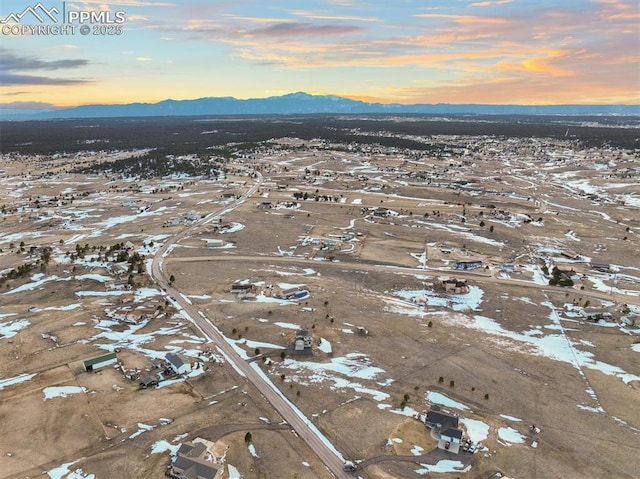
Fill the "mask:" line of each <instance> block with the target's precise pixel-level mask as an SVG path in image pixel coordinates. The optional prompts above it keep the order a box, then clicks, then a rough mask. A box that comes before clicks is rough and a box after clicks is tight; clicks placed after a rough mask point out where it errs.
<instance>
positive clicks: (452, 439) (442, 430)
mask: <svg viewBox="0 0 640 479" xmlns="http://www.w3.org/2000/svg"><path fill="white" fill-rule="evenodd" d="M424 423H425V425H426V426H427V427H429V428H431V429H433V430H434V432H435V434H434V437H437V438H438V448H439V449H444V450H445V451H449V452H453V453H454V454H458V452H459V451H460V444H461V443H462V429H460V428H459V427H458V416H454V415H453V414H449V413H447V412H444V411H441V410H440V408H439V407H438V406H432V407H431V409H430V410H429V412H427V415H426V416H425V418H424Z"/></svg>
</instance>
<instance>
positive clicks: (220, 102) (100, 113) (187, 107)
mask: <svg viewBox="0 0 640 479" xmlns="http://www.w3.org/2000/svg"><path fill="white" fill-rule="evenodd" d="M0 111H1V110H0ZM10 113H11V112H9V111H7V110H5V111H4V113H3V114H2V117H4V118H8V117H9V116H10ZM320 113H322V114H331V113H334V114H423V115H455V114H471V115H474V114H481V115H640V105H546V106H544V105H543V106H526V105H481V104H468V105H461V104H448V103H438V104H416V105H402V104H398V103H393V104H383V103H368V102H363V101H359V100H351V99H349V98H344V97H340V96H336V95H312V94H309V93H306V92H303V91H297V92H293V93H287V94H285V95H280V96H271V97H268V98H249V99H246V100H239V99H237V98H233V97H207V98H198V99H193V100H171V99H167V100H163V101H160V102H158V103H129V104H125V105H85V106H78V107H75V108H69V109H63V110H54V111H47V112H39V113H33V114H28V113H24V114H22V115H15V114H13V115H11V116H12V117H13V118H19V119H39V118H100V117H110V118H114V117H150V116H219V115H296V114H307V115H308V114H320Z"/></svg>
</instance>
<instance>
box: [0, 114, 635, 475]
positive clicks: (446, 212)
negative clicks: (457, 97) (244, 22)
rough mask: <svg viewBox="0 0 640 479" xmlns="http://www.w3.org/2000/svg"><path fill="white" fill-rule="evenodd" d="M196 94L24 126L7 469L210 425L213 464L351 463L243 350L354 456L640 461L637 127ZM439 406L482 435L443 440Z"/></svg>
mask: <svg viewBox="0 0 640 479" xmlns="http://www.w3.org/2000/svg"><path fill="white" fill-rule="evenodd" d="M149 121H151V120H149ZM180 121H182V122H183V123H180V122H178V123H176V124H174V123H172V122H177V120H171V122H168V124H163V125H164V126H162V125H161V126H162V128H161V129H162V131H163V132H165V129H166V131H168V130H171V129H174V130H175V131H176V135H178V136H179V137H180V138H183V137H184V138H188V139H190V140H191V141H192V143H188V142H185V143H181V142H178V141H176V143H175V144H171V143H170V142H169V141H168V140H166V138H165V136H166V135H165V134H164V133H163V134H162V135H160V133H158V136H162V138H164V139H159V140H158V144H157V149H154V144H153V137H151V138H148V139H146V140H145V141H146V144H145V141H143V140H142V139H141V138H139V137H136V136H135V135H134V134H132V133H131V132H127V133H126V135H125V134H124V133H122V132H121V131H120V130H118V128H117V122H116V121H115V120H110V121H109V122H108V125H105V128H104V129H103V130H102V132H100V128H92V129H90V130H91V131H89V129H83V133H80V132H79V131H76V130H69V132H67V133H65V134H66V135H68V136H69V138H67V137H65V136H61V137H60V139H59V140H56V141H59V142H61V143H57V142H53V141H52V140H51V139H50V138H49V139H47V138H43V137H40V136H39V135H40V133H38V134H35V133H34V134H33V135H32V136H31V138H33V139H34V140H33V142H32V143H29V144H28V145H26V146H24V147H22V148H21V146H20V145H21V144H23V143H25V142H26V138H27V137H30V136H29V135H31V134H32V133H33V132H31V131H30V129H29V127H25V130H24V132H23V136H24V137H21V136H20V129H19V128H17V127H16V126H15V125H12V126H11V127H10V128H9V129H8V132H9V135H8V136H7V140H6V141H5V140H3V145H2V157H1V159H0V184H1V185H2V187H1V188H0V206H1V214H0V278H1V279H0V421H1V423H2V425H3V429H2V430H3V432H4V434H3V435H2V436H0V477H1V478H19V477H20V478H22V477H33V476H38V475H42V474H43V473H44V474H46V473H48V474H49V476H50V477H96V478H102V477H105V478H106V477H116V476H117V477H123V478H124V477H132V478H133V477H163V475H164V473H165V470H166V468H167V465H168V464H169V463H170V458H169V456H170V455H171V454H172V453H173V454H175V451H176V450H177V446H178V445H179V444H180V443H181V442H183V441H186V440H192V439H194V438H196V437H201V438H204V439H207V440H210V441H212V442H216V441H217V442H216V444H217V448H218V449H219V450H221V451H223V453H222V454H220V456H219V457H218V458H217V461H218V462H217V464H218V466H219V467H220V468H221V469H223V470H224V477H239V476H241V477H243V478H246V479H253V478H255V479H258V478H265V477H266V478H280V477H282V478H328V477H333V476H335V475H336V474H335V473H332V472H331V470H330V468H328V466H326V465H325V464H326V461H325V460H324V459H323V458H322V457H320V456H319V455H317V454H316V451H317V449H316V448H317V446H314V445H310V444H309V443H308V441H307V440H305V439H304V437H302V436H301V435H300V434H298V433H296V431H294V429H295V428H293V427H292V426H290V425H289V424H287V423H286V422H285V421H283V417H282V416H281V415H280V414H279V413H278V411H279V409H278V407H276V406H275V405H274V404H273V403H272V401H271V400H270V399H269V397H270V396H269V395H268V394H266V391H264V390H258V389H257V388H256V387H255V385H254V384H255V383H254V382H253V381H252V379H251V377H247V375H246V374H244V373H242V371H240V370H239V369H238V368H237V365H236V364H235V361H238V360H240V361H243V362H246V363H249V364H251V367H252V368H253V370H254V371H256V373H257V374H260V375H262V377H264V378H266V379H267V380H268V381H269V382H270V383H272V385H273V388H274V389H275V390H276V391H279V393H281V394H282V395H283V396H284V397H285V398H286V399H287V400H288V402H289V403H290V404H291V405H292V406H293V408H295V409H296V410H297V413H299V414H300V415H301V417H304V420H305V421H307V422H309V423H310V424H311V425H312V426H313V427H314V428H315V429H314V430H317V431H318V437H320V435H323V436H324V438H326V439H322V440H323V441H328V442H329V443H330V444H331V445H332V447H335V449H336V450H337V452H338V455H339V458H340V460H342V459H344V460H349V461H354V462H355V464H356V465H358V464H360V467H358V469H357V471H355V472H353V473H352V474H353V475H354V476H353V477H363V478H396V477H398V478H400V477H402V478H410V477H421V476H425V475H428V476H429V477H433V476H437V477H443V478H447V477H451V478H453V477H469V478H479V479H480V478H488V477H492V476H493V474H494V473H495V472H498V471H499V472H501V473H502V474H504V475H505V476H508V477H514V478H537V479H544V478H550V479H551V478H557V477H565V478H584V477H612V478H633V477H637V471H638V470H640V459H638V458H639V457H640V456H639V455H638V451H637V445H638V443H639V440H640V410H639V409H638V407H637V404H638V397H639V394H640V392H639V390H640V368H639V367H638V364H639V354H640V256H639V254H638V251H640V240H639V234H640V214H639V211H640V187H639V186H638V178H639V177H640V158H639V156H638V149H637V148H636V149H633V148H632V147H630V146H629V144H630V143H632V141H630V140H628V137H629V136H634V135H635V136H636V137H637V134H636V133H637V130H633V131H631V132H629V131H626V130H625V129H623V128H607V129H605V128H600V129H598V128H590V129H589V131H591V130H595V131H597V135H596V134H595V133H594V134H593V136H592V138H591V140H589V136H588V133H589V131H587V130H585V129H582V130H581V129H580V128H579V127H575V128H576V131H577V132H578V133H576V134H577V135H578V137H574V138H572V137H570V136H569V137H565V136H564V131H565V130H566V127H565V126H564V125H557V126H554V127H553V128H552V127H548V128H547V126H545V128H542V127H540V128H538V129H536V128H534V127H530V128H532V132H533V133H532V134H531V135H530V136H526V135H525V130H524V127H523V126H522V125H520V126H518V127H517V128H516V127H513V128H515V130H513V131H507V130H508V128H507V127H506V126H504V128H505V130H504V131H503V133H502V134H497V133H496V134H495V135H491V134H489V133H488V132H486V131H482V132H479V131H478V132H476V131H470V132H465V131H464V130H463V126H460V125H457V124H456V126H455V128H454V127H452V128H454V130H455V131H451V132H447V131H444V130H442V129H444V128H445V126H442V125H439V123H438V125H436V122H426V123H427V124H428V128H430V129H431V130H428V131H429V133H426V131H427V127H426V126H424V125H423V124H422V123H420V122H417V121H416V122H414V123H412V122H409V121H407V122H405V121H402V120H400V119H396V120H394V121H391V120H389V121H385V122H380V126H379V129H378V130H373V125H374V124H375V123H376V122H375V121H371V120H369V119H366V120H362V122H361V123H358V122H357V121H355V120H353V121H350V120H346V119H344V118H340V119H327V120H326V121H325V122H319V121H318V120H317V119H309V120H308V122H305V121H304V120H302V119H301V120H300V124H296V123H294V122H292V124H291V125H293V126H291V125H288V126H286V127H285V126H282V125H281V124H280V123H279V122H274V123H273V124H272V123H270V122H269V121H268V120H267V119H261V120H260V121H261V122H263V124H264V125H265V128H264V132H263V131H261V130H260V129H259V128H257V127H256V126H255V125H251V126H247V127H246V128H247V131H245V132H244V133H243V132H242V131H239V130H238V129H240V126H238V125H237V124H235V123H233V122H230V121H229V122H224V121H220V122H219V124H218V123H216V124H215V125H214V126H215V127H216V128H217V129H219V130H220V132H221V133H220V135H218V136H217V135H211V134H207V135H202V134H201V130H202V131H212V130H214V129H216V128H213V127H212V125H211V124H208V123H205V124H201V123H200V122H193V121H192V120H188V119H185V120H180ZM285 123H286V122H285ZM431 123H433V125H431ZM327 125H331V126H332V127H333V128H334V129H329V128H328V127H327ZM470 125H474V124H472V123H470ZM156 126H158V125H156ZM3 128H4V126H3ZM55 128H59V125H56V126H55V127H54V129H55ZM158 128H160V127H159V126H158ZM421 128H424V131H423V130H421ZM438 128H442V129H441V130H439V129H438ZM470 128H472V129H477V128H479V127H478V126H477V125H476V126H472V127H470ZM483 128H488V127H487V126H486V125H484V126H483ZM499 128H500V127H499V126H496V129H498V130H499ZM556 129H557V131H556ZM134 130H135V128H134ZM236 130H238V131H236ZM432 130H433V131H432ZM516 130H517V131H516ZM605 130H611V132H609V133H607V131H605ZM539 131H542V132H543V133H544V134H538V132H539ZM267 133H269V134H270V135H271V136H268V137H267V138H262V136H263V135H267ZM276 133H278V135H276ZM285 133H287V134H285ZM561 133H562V134H561ZM607 134H609V135H610V136H609V138H607V139H606V140H602V142H600V143H598V141H600V140H598V141H596V140H594V139H593V138H601V136H605V137H606V135H607ZM77 135H80V137H79V138H76V136H77ZM82 135H87V136H86V137H82ZM92 135H98V137H99V138H102V139H104V140H106V139H108V138H107V135H111V136H112V138H110V139H109V140H110V142H109V144H111V143H113V144H116V145H119V146H114V147H113V149H105V150H101V151H97V150H95V151H94V150H89V149H88V146H87V145H91V144H93V143H92V142H93V140H96V138H94V137H93V136H92ZM180 135H182V136H180ZM242 135H246V137H245V136H242ZM203 137H207V138H206V139H205V138H203ZM231 138H233V140H232V139H231ZM67 140H69V142H68V145H72V146H69V147H68V148H65V147H64V144H65V143H64V142H65V141H67ZM71 140H73V141H71ZM85 140H86V141H87V142H86V143H82V141H85ZM359 140H361V141H359ZM207 141H210V144H209V143H207ZM26 143H28V142H26ZM104 143H105V144H104V145H102V144H101V147H102V146H104V147H105V148H106V145H107V142H106V141H105V142H104ZM190 144H191V145H192V149H193V151H189V145H190ZM79 145H84V146H82V147H80V146H79ZM166 155H169V156H166ZM251 188H255V193H253V194H251V192H252V191H253V190H251ZM163 248H164V249H163ZM154 257H155V258H156V261H158V260H161V262H160V263H159V264H160V273H161V275H160V276H159V275H158V274H157V272H154V270H153V267H154V265H153V259H154ZM449 280H454V281H451V282H449ZM194 316H195V317H194ZM201 322H207V323H209V324H211V325H213V326H214V327H215V328H217V330H218V331H219V332H220V333H221V334H222V335H224V338H225V342H226V343H227V344H229V345H231V346H232V347H233V349H234V351H235V353H234V354H235V355H236V356H237V357H231V356H230V355H229V354H226V353H225V352H224V351H223V349H222V348H221V347H220V345H219V344H216V343H215V341H213V340H211V339H210V338H208V337H206V335H205V334H204V333H203V328H202V326H201ZM301 330H304V331H306V333H301V332H300V331H301ZM305 337H308V338H310V339H309V344H306V343H305V346H304V347H302V343H303V338H305ZM297 340H299V342H297ZM111 352H115V353H116V355H117V364H116V365H113V364H111V365H109V366H108V367H104V368H100V369H98V370H96V371H93V372H91V371H89V372H88V371H85V368H84V366H83V361H85V360H87V359H89V358H94V357H96V356H99V355H102V354H105V353H111ZM168 353H174V354H178V355H179V356H180V358H181V359H182V361H183V362H184V363H185V369H184V370H177V369H175V366H174V365H172V364H170V361H169V359H168V358H167V354H168ZM238 358H239V359H238ZM172 368H173V369H172ZM146 378H151V379H153V380H154V384H149V386H150V387H147V388H143V387H141V386H140V383H141V382H142V381H144V380H145V379H146ZM156 381H157V382H159V384H158V385H157V386H156V385H155V382H156ZM269 387H270V388H271V387H272V386H269ZM433 405H440V406H441V407H442V409H444V410H445V411H448V412H450V413H451V414H453V415H457V416H458V417H459V420H460V428H461V429H462V430H463V432H464V437H465V438H469V439H470V440H471V441H473V442H474V443H476V444H478V443H481V445H479V446H478V447H477V451H476V452H475V454H469V453H466V452H462V451H461V452H460V454H458V455H456V454H454V453H452V452H448V451H444V450H441V449H437V443H438V440H437V439H436V438H434V436H433V432H434V431H431V430H430V429H429V428H427V427H426V426H425V425H424V423H423V422H422V419H424V413H425V412H426V411H427V410H428V409H429V408H430V407H431V406H433ZM293 408H292V409H293ZM248 432H250V434H249V435H247V433H248ZM248 436H250V437H248ZM398 456H402V457H398ZM407 459H408V460H407ZM73 471H78V472H76V475H71V474H72V472H73ZM92 475H93V476H92Z"/></svg>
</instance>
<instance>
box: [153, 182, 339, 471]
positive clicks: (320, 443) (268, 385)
mask: <svg viewBox="0 0 640 479" xmlns="http://www.w3.org/2000/svg"><path fill="white" fill-rule="evenodd" d="M257 175H258V181H257V182H256V183H255V184H254V185H253V186H252V187H251V188H249V190H248V191H247V192H246V193H245V194H243V195H242V196H241V197H240V198H238V199H236V200H235V201H234V202H233V203H231V204H229V205H227V206H225V207H224V208H221V209H219V210H217V211H214V212H213V213H210V214H209V215H207V216H206V217H205V218H203V219H201V220H200V221H198V222H196V223H195V224H193V225H192V226H191V227H190V228H187V229H185V230H183V231H181V232H180V233H178V234H177V235H175V236H174V237H173V238H169V239H167V241H166V242H165V243H164V245H163V246H162V247H161V248H160V249H158V252H157V253H156V255H155V256H154V258H153V262H152V264H151V270H150V274H151V277H152V278H153V279H154V280H155V281H157V282H158V283H159V284H160V285H161V286H162V287H163V288H164V290H165V291H166V292H167V294H168V295H169V296H170V297H171V299H172V301H173V302H174V303H176V304H177V305H179V306H180V308H181V309H182V311H183V313H184V314H185V315H186V316H187V318H188V319H190V320H191V321H192V322H193V323H194V324H195V325H196V326H197V327H198V328H200V330H201V331H202V333H203V334H204V335H205V336H206V337H207V338H209V339H210V340H211V341H212V342H213V343H214V344H215V345H216V347H217V348H218V350H219V351H220V352H221V353H222V354H223V355H224V357H225V358H226V360H227V362H229V363H230V364H231V365H232V366H233V368H234V369H235V370H236V371H237V372H238V373H239V374H241V375H242V376H244V377H246V378H247V380H248V381H249V382H250V383H251V384H253V385H254V386H255V387H256V388H257V389H258V390H259V391H260V392H261V393H262V395H263V396H264V398H265V399H266V400H267V401H268V402H269V403H270V404H271V406H273V408H274V409H275V410H276V411H277V412H278V414H280V416H281V417H282V418H283V419H284V420H285V421H286V422H287V423H288V424H289V425H290V427H291V428H292V429H293V430H294V431H295V432H296V434H297V435H298V436H299V437H300V438H302V439H303V440H304V441H305V442H306V443H307V445H308V446H309V448H310V449H311V450H312V451H313V452H315V453H316V454H317V456H318V457H319V458H320V460H321V461H322V462H323V463H324V465H325V467H326V468H327V469H328V470H329V471H330V472H331V473H332V474H333V475H334V476H335V477H337V478H341V479H346V478H348V477H350V476H349V475H348V474H347V473H345V472H344V471H343V465H344V459H343V457H342V454H340V452H339V451H338V450H337V449H336V448H335V447H333V445H332V444H331V443H330V442H329V441H328V440H327V439H326V438H325V437H324V435H323V434H322V433H321V432H320V431H319V430H318V429H317V427H316V426H315V425H314V424H313V423H311V421H309V419H307V418H306V417H305V416H304V414H303V413H302V412H301V411H300V410H299V409H298V408H296V407H295V406H294V405H293V404H292V403H291V402H290V401H289V400H288V399H287V398H286V397H285V396H284V395H283V394H282V393H281V392H280V390H279V389H278V388H277V387H276V386H275V385H274V384H273V383H272V382H271V381H270V380H269V379H268V378H267V377H266V376H265V375H264V373H263V372H262V371H261V370H260V369H259V366H258V365H257V364H250V363H248V362H247V361H246V360H245V359H244V358H243V357H242V356H240V354H239V353H238V352H237V351H236V350H235V349H234V347H233V346H232V345H231V344H229V343H228V342H227V340H226V339H225V337H224V336H223V335H222V333H221V332H220V330H218V328H216V327H215V326H214V325H213V324H212V323H211V322H210V321H209V320H208V319H207V318H206V316H205V315H204V314H203V313H202V312H201V311H199V310H198V309H197V308H196V307H195V306H194V305H193V304H190V303H189V302H187V301H186V300H185V299H184V297H183V296H182V295H181V294H180V292H179V291H178V290H177V289H176V288H174V287H173V286H172V285H169V284H168V282H167V279H166V277H165V274H164V272H163V267H162V266H163V261H164V258H165V256H167V254H168V253H169V252H170V251H171V249H172V248H173V246H174V245H175V244H176V243H177V242H179V241H180V240H181V239H183V238H185V237H187V236H188V235H189V234H190V232H191V231H192V230H193V229H194V228H196V227H198V226H201V225H203V224H206V223H209V222H210V221H213V220H215V219H217V218H219V217H220V216H222V215H224V214H226V213H229V212H231V211H233V210H234V209H235V208H237V207H238V206H240V205H241V204H242V203H243V202H244V201H245V200H246V199H247V198H250V197H251V196H252V195H253V194H254V193H255V192H256V191H257V190H258V188H259V187H260V185H261V184H262V175H260V173H257Z"/></svg>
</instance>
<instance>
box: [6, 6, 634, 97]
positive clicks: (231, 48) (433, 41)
mask: <svg viewBox="0 0 640 479" xmlns="http://www.w3.org/2000/svg"><path fill="white" fill-rule="evenodd" d="M37 3H38V2H37V0H35V1H33V0H31V1H27V0H23V1H14V0H2V1H1V2H0V19H1V20H3V21H4V20H6V19H7V17H9V15H11V14H12V13H13V14H16V15H17V14H20V13H21V12H23V11H24V10H25V8H27V7H29V6H31V7H34V8H35V6H36V5H37ZM41 4H42V6H43V7H45V8H46V9H51V8H53V7H56V8H57V9H58V10H59V11H63V7H64V11H66V12H69V11H95V12H99V11H110V12H111V14H112V15H113V14H114V13H115V12H117V11H122V12H124V13H125V14H126V21H125V22H124V23H123V24H122V29H123V31H122V34H120V35H93V31H92V32H90V34H88V35H82V34H80V32H79V31H76V33H75V34H73V35H37V36H34V35H22V34H19V33H16V32H18V29H17V27H19V26H21V25H27V24H30V25H36V24H40V22H39V21H38V20H37V19H36V18H35V17H34V16H33V15H32V14H31V13H30V12H27V14H25V15H24V16H23V17H22V19H21V20H20V22H19V23H16V22H13V21H12V20H9V21H8V22H6V23H3V24H2V28H3V33H2V35H1V39H0V103H2V104H3V105H4V107H5V108H10V109H46V108H52V107H66V106H75V105H84V104H96V103H107V104H111V103H129V102H157V101H161V100H164V99H167V98H172V99H177V100H178V99H191V98H201V97H213V96H233V97H236V98H257V97H267V96H273V95H280V94H284V93H289V92H296V91H305V92H308V93H314V94H316V93H317V94H321V93H322V94H333V95H339V96H345V97H349V98H354V99H362V100H367V101H377V102H383V103H390V102H397V103H485V104H536V105H538V104H638V103H640V6H639V5H640V3H639V2H637V1H635V0H422V1H410V0H395V1H390V2H387V1H384V2H383V1H375V2H374V1H366V0H311V1H278V0H271V1H268V2H267V1H258V0H227V1H207V2H205V1H179V0H174V1H171V0H169V1H157V2H156V1H150V0H148V1H147V0H120V1H113V2H110V3H105V2H102V1H97V0H96V1H93V0H90V1H85V2H73V1H68V2H66V4H65V5H63V2H58V1H52V2H48V1H47V0H41ZM61 23H62V22H61V21H60V22H58V25H60V24H61ZM52 24H53V22H52V21H51V20H47V21H46V22H45V23H44V25H49V26H51V25H52ZM94 25H95V24H94ZM11 26H13V27H16V28H14V29H13V30H11ZM91 28H93V26H92V27H91ZM11 32H13V33H11Z"/></svg>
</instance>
